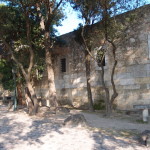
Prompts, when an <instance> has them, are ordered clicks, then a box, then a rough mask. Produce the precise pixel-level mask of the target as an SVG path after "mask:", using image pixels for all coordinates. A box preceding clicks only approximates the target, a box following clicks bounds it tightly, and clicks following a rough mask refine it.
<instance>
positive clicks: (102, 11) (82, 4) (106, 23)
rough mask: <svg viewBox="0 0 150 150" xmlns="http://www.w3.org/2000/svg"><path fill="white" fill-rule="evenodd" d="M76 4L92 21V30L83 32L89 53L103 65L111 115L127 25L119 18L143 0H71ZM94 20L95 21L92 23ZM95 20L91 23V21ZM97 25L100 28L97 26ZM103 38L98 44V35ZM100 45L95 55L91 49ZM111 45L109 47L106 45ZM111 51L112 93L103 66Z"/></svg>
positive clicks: (107, 100)
mask: <svg viewBox="0 0 150 150" xmlns="http://www.w3.org/2000/svg"><path fill="white" fill-rule="evenodd" d="M71 2H72V3H73V4H75V8H76V7H77V8H78V10H79V11H80V13H81V15H82V18H83V19H84V20H85V26H86V24H87V22H88V25H91V26H90V28H91V32H90V30H88V32H87V34H88V36H87V34H86V35H84V34H83V33H84V32H83V31H84V28H83V30H82V32H81V35H82V38H83V43H84V45H86V51H87V52H88V54H89V55H90V56H91V57H92V58H93V59H94V60H95V61H96V62H97V64H98V66H99V67H101V74H100V75H101V81H102V87H103V89H104V91H105V107H106V114H107V116H110V115H111V113H112V105H113V102H114V100H115V99H116V97H117V96H118V93H117V90H116V86H115V82H114V74H115V69H116V66H117V58H116V50H117V44H116V41H117V40H118V39H119V38H120V37H121V34H120V33H121V32H120V31H123V30H124V29H125V26H123V24H122V23H121V22H120V20H119V19H116V18H117V16H116V15H118V14H121V13H123V12H126V11H127V10H131V9H133V8H135V6H139V1H136V0H132V1H130V2H129V1H124V0H95V1H92V2H90V1H89V0H73V1H71ZM93 20H94V21H95V20H96V21H100V23H99V25H98V23H97V24H96V25H92V23H93ZM91 22H92V23H91ZM90 23H91V24H90ZM96 26H97V28H96ZM97 38H98V39H100V38H101V39H103V42H102V43H101V44H100V45H99V46H98V43H96V42H97V40H96V39H97ZM89 43H90V44H91V45H90V47H91V48H92V49H95V48H96V47H98V48H97V57H96V58H95V57H94V56H93V55H92V53H91V50H90V49H89ZM106 46H107V49H106V48H104V47H106ZM106 52H107V53H111V55H112V66H111V67H110V66H109V68H111V75H110V81H111V86H112V95H110V89H109V87H107V85H106V83H105V79H104V75H105V70H104V66H103V59H104V56H105V53H106Z"/></svg>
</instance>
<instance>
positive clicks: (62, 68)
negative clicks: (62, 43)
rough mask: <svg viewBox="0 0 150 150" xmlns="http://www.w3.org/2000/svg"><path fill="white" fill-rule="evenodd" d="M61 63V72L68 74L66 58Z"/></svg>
mask: <svg viewBox="0 0 150 150" xmlns="http://www.w3.org/2000/svg"><path fill="white" fill-rule="evenodd" d="M60 62H61V72H66V58H62V59H61V60H60Z"/></svg>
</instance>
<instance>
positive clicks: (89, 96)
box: [85, 50, 94, 111]
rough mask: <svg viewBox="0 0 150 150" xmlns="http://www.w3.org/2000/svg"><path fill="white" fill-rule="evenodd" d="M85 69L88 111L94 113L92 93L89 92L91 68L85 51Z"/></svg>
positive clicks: (88, 56)
mask: <svg viewBox="0 0 150 150" xmlns="http://www.w3.org/2000/svg"><path fill="white" fill-rule="evenodd" d="M85 67H86V82H87V94H88V102H89V110H90V111H94V106H93V100H92V92H91V84H90V79H91V75H90V73H91V68H90V55H89V53H88V52H87V51H86V50H85Z"/></svg>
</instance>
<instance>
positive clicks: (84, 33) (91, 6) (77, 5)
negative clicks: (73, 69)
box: [71, 0, 99, 111]
mask: <svg viewBox="0 0 150 150" xmlns="http://www.w3.org/2000/svg"><path fill="white" fill-rule="evenodd" d="M71 4H72V7H73V8H74V9H75V10H78V11H79V12H80V14H81V16H80V17H81V18H82V19H83V20H84V23H83V25H82V27H81V32H80V31H79V32H80V34H81V35H79V34H78V37H77V38H79V39H82V40H81V41H82V43H81V41H80V40H78V42H80V43H81V44H82V45H84V54H85V67H86V82H87V94H88V102H89V109H90V110H91V111H94V107H93V99H92V92H91V84H90V79H91V75H90V73H91V66H90V63H91V59H90V54H89V53H91V51H92V45H91V42H90V41H89V38H88V36H89V35H88V32H90V27H89V26H92V25H93V24H94V23H95V21H97V17H98V16H99V12H98V11H97V10H98V8H97V4H96V3H93V1H91V0H82V1H80V0H76V1H71ZM79 36H81V38H80V37H79Z"/></svg>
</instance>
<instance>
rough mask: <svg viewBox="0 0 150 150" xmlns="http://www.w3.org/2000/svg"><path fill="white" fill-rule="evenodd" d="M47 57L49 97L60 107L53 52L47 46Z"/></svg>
mask: <svg viewBox="0 0 150 150" xmlns="http://www.w3.org/2000/svg"><path fill="white" fill-rule="evenodd" d="M45 58H46V66H47V78H48V90H49V99H50V102H51V103H52V104H53V105H54V106H55V107H58V102H57V95H56V87H55V82H54V70H53V66H52V56H51V52H50V51H49V49H47V48H45Z"/></svg>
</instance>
